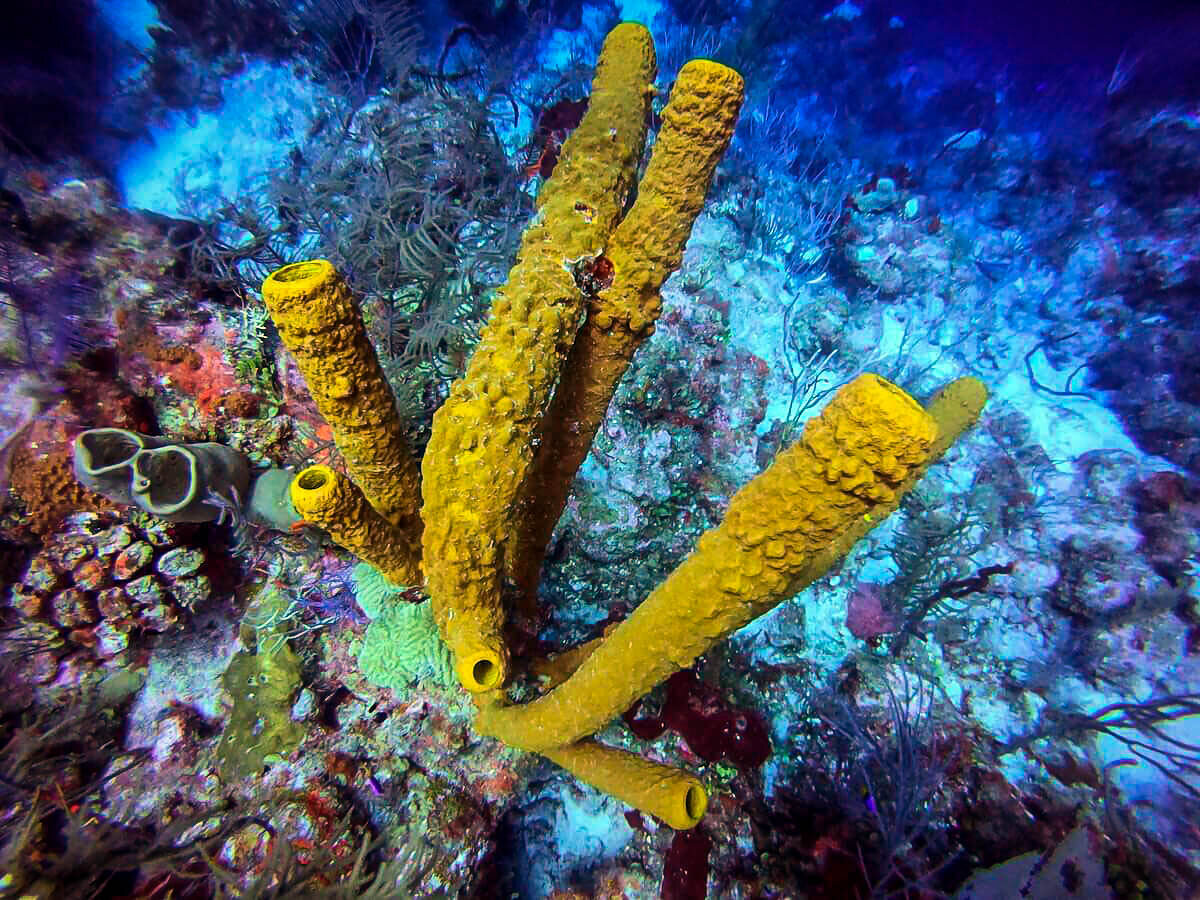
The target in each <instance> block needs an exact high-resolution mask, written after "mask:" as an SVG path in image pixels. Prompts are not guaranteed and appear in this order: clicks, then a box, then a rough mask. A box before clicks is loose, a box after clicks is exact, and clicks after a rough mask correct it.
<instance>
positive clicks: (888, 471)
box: [476, 375, 939, 752]
mask: <svg viewBox="0 0 1200 900" xmlns="http://www.w3.org/2000/svg"><path fill="white" fill-rule="evenodd" d="M938 435H939V429H938V426H937V424H936V422H935V421H934V419H933V418H931V417H930V416H929V415H928V414H927V413H926V412H925V411H924V410H923V409H922V408H921V406H920V405H919V404H918V403H917V402H916V401H915V400H913V399H912V398H911V397H909V396H908V395H907V394H905V393H904V392H903V391H902V390H900V389H899V388H898V387H896V386H895V385H893V384H891V383H890V382H887V381H885V380H884V379H882V378H880V377H878V376H876V375H863V376H861V377H859V378H858V379H856V380H855V381H853V382H852V383H850V384H849V385H847V386H846V387H844V388H842V389H841V390H840V391H839V392H838V393H837V395H836V396H835V397H834V399H833V400H832V401H831V402H830V403H829V405H828V406H827V407H826V408H825V410H824V411H823V412H822V413H821V415H820V416H818V417H817V418H815V419H813V420H811V421H810V422H809V423H808V425H807V426H806V427H805V429H804V434H803V435H802V437H801V439H800V440H799V441H797V442H796V443H795V444H794V445H793V446H791V447H789V448H788V449H787V450H785V451H783V452H782V453H780V454H779V456H778V457H776V459H775V461H774V462H773V463H772V464H771V466H770V467H769V468H768V469H767V470H766V471H765V472H763V473H762V474H760V475H759V476H758V477H756V478H754V479H753V480H752V481H751V482H750V483H749V484H747V485H746V486H745V487H743V488H742V489H741V490H740V491H738V493H737V494H736V495H735V496H734V498H733V500H732V501H731V502H730V504H729V510H728V513H727V514H726V516H725V519H724V521H723V522H722V523H721V524H720V525H719V526H718V527H717V528H715V529H713V530H711V531H709V532H707V533H705V534H704V535H703V536H702V537H701V538H700V541H699V543H698V545H697V547H696V550H695V551H694V552H693V553H692V554H691V556H689V557H688V558H687V559H686V560H684V562H683V563H681V564H680V565H679V566H678V568H676V569H675V571H674V572H672V573H671V575H670V576H669V577H668V578H667V580H666V581H665V582H663V584H661V585H660V586H659V587H658V588H656V589H655V590H654V591H653V592H651V594H650V596H649V597H647V598H646V599H645V601H643V602H642V604H641V605H640V606H638V607H637V609H635V610H634V611H633V613H632V614H631V615H630V616H629V617H628V618H627V619H626V620H625V621H624V622H622V623H621V624H620V625H618V626H617V627H616V628H615V629H613V630H612V632H611V633H610V634H609V635H608V636H607V637H606V638H605V639H604V640H603V641H602V642H601V643H600V645H599V646H598V647H597V648H596V649H595V650H594V652H592V653H591V655H590V656H588V658H587V659H586V660H585V661H584V662H583V663H582V664H581V665H580V666H579V668H578V669H577V670H576V672H575V673H574V674H573V675H572V676H571V677H570V678H568V679H567V680H566V681H565V682H563V683H562V684H561V685H559V686H558V687H556V688H554V689H553V690H551V691H550V692H549V693H547V694H546V695H545V696H543V697H541V698H539V699H538V700H535V701H533V702H532V703H527V704H525V705H523V706H511V707H499V706H485V707H483V708H482V709H481V710H480V712H479V714H478V716H477V717H476V728H477V729H478V730H479V731H480V732H482V733H483V734H488V735H492V736H493V737H498V738H500V739H501V740H503V741H505V742H506V743H510V744H514V745H516V746H518V747H522V748H524V749H527V750H534V751H537V752H542V751H544V750H546V749H547V748H551V747H559V746H563V745H565V744H571V743H574V742H575V741H578V740H580V739H581V738H583V737H585V736H587V735H590V734H592V733H594V732H596V731H597V730H599V729H600V728H602V727H603V726H604V725H606V724H607V723H608V722H609V721H610V720H612V719H613V718H615V717H616V716H618V715H620V713H622V712H623V711H624V710H626V709H627V708H628V707H629V706H630V705H631V704H632V703H633V701H634V700H636V699H637V698H639V697H641V696H642V695H643V694H645V693H646V692H647V691H649V690H650V689H651V688H653V687H654V686H655V685H657V684H659V683H660V682H662V681H663V680H664V679H666V678H667V677H668V676H670V675H671V674H672V673H674V672H675V671H677V670H679V669H681V668H684V667H685V666H688V665H691V663H692V662H693V661H694V660H695V659H696V658H697V657H698V656H699V655H700V654H702V653H704V652H705V651H706V650H708V649H709V648H710V647H711V646H712V645H713V644H714V643H716V642H717V641H719V640H721V639H722V638H724V637H725V636H726V635H728V634H730V633H731V632H733V631H735V630H736V629H738V628H741V627H742V626H743V625H745V624H746V623H748V622H750V621H751V620H752V619H754V618H756V617H757V616H759V615H761V614H762V613H764V612H766V611H767V610H768V609H771V608H772V607H773V606H775V605H776V604H777V603H779V602H780V601H782V600H785V599H787V598H788V597H791V596H792V595H793V594H795V593H796V592H797V591H798V590H800V589H801V588H803V587H805V586H807V585H808V584H810V583H811V582H812V581H813V580H814V579H816V578H818V577H819V576H820V575H821V574H823V573H824V571H826V569H827V568H828V566H829V565H830V564H831V563H832V562H833V561H834V560H835V559H836V557H832V556H830V555H829V554H828V552H827V551H828V549H829V548H830V547H833V546H840V545H841V539H842V538H843V536H844V535H845V534H847V533H848V532H851V531H858V530H859V529H860V528H861V527H862V525H863V524H864V523H870V525H871V526H873V525H874V524H878V522H879V521H881V520H882V519H883V518H884V517H885V516H886V515H887V514H888V513H889V512H891V511H892V510H893V509H895V506H896V504H897V502H898V501H899V497H900V494H901V491H902V490H903V488H904V487H905V486H906V484H908V483H910V480H911V479H912V478H913V476H914V475H915V474H916V473H918V472H920V471H922V470H923V469H924V467H925V466H926V465H927V464H928V463H929V462H930V460H931V459H932V455H933V446H934V442H935V440H936V439H937V438H938ZM859 536H861V532H860V533H859Z"/></svg>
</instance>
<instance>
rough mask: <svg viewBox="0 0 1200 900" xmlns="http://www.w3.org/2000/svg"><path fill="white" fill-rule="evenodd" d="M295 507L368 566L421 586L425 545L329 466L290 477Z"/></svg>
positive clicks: (398, 582)
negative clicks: (384, 513) (422, 548)
mask: <svg viewBox="0 0 1200 900" xmlns="http://www.w3.org/2000/svg"><path fill="white" fill-rule="evenodd" d="M289 494H290V495H291V500H292V506H294V507H295V508H296V512H297V513H299V514H300V516H301V517H302V518H303V519H304V520H305V521H307V522H312V523H313V524H314V525H319V526H320V527H321V528H324V529H325V530H326V531H328V532H329V536H330V537H332V538H333V539H334V540H335V541H336V542H337V543H338V544H339V545H341V546H342V547H345V548H346V549H347V550H349V551H350V552H352V553H353V554H354V555H355V556H357V557H358V558H359V559H361V560H364V561H365V562H369V563H370V564H371V565H373V566H374V567H375V568H376V569H378V570H379V571H380V572H381V573H382V574H383V576H384V578H386V579H387V580H388V581H389V582H391V583H392V584H394V585H396V586H397V587H419V586H420V585H421V566H420V559H421V547H420V545H419V544H417V543H416V540H415V539H414V537H413V536H412V535H410V534H409V533H408V532H405V531H401V530H400V529H399V528H396V526H394V525H393V524H392V523H391V522H389V521H388V520H387V519H385V518H384V517H383V516H381V515H380V514H379V513H377V512H376V511H375V510H374V508H372V506H371V504H369V503H368V502H367V499H366V497H364V496H363V494H362V491H360V490H359V489H358V488H357V487H356V486H355V484H354V482H352V481H351V480H350V479H349V478H347V477H346V476H345V475H342V474H341V473H339V472H336V471H334V470H333V469H331V468H329V466H309V467H308V468H306V469H302V470H301V471H299V472H298V473H296V476H295V477H294V478H293V479H292V483H291V485H290V487H289Z"/></svg>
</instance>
